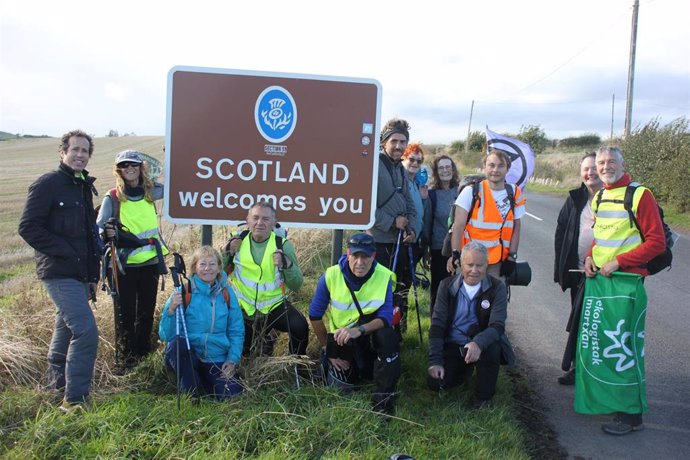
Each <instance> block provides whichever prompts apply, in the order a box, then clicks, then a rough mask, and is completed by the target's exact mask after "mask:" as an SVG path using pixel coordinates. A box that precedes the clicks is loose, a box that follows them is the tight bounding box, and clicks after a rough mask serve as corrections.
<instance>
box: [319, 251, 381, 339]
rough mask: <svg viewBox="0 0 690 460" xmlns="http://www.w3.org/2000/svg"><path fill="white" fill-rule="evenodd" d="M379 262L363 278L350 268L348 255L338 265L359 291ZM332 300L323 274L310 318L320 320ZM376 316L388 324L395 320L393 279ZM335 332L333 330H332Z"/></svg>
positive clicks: (348, 280) (348, 281)
mask: <svg viewBox="0 0 690 460" xmlns="http://www.w3.org/2000/svg"><path fill="white" fill-rule="evenodd" d="M376 264H377V262H376V261H374V263H373V264H371V268H370V269H369V272H368V273H367V274H366V275H364V276H363V277H362V278H358V277H356V276H355V275H354V273H352V271H351V270H350V266H349V265H348V263H347V256H346V255H344V256H341V257H340V260H338V265H339V266H340V272H341V273H342V274H343V276H344V277H345V281H346V282H347V283H348V284H349V285H350V287H352V289H353V290H354V291H358V290H359V289H360V288H361V287H362V285H363V284H364V283H366V282H367V281H368V280H369V278H371V275H372V274H373V273H374V269H375V268H376ZM330 300H331V293H330V292H329V291H328V287H327V286H326V278H325V275H321V278H319V281H318V283H316V291H315V292H314V297H313V298H312V299H311V305H309V319H311V320H315V321H320V320H321V319H322V318H323V315H324V314H325V313H326V310H327V309H328V306H329V304H330ZM376 317H377V318H381V319H382V320H383V321H384V323H385V325H386V326H390V325H391V323H392V322H393V283H392V281H391V282H389V283H388V291H387V292H386V301H385V302H384V304H383V305H382V306H381V308H379V309H378V310H376ZM331 332H333V331H331Z"/></svg>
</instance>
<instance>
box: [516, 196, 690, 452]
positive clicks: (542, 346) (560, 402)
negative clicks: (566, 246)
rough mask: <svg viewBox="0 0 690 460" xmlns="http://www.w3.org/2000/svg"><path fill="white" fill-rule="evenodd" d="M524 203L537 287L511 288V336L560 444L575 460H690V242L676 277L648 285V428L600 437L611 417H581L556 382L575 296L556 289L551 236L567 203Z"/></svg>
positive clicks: (677, 255) (678, 257)
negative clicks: (571, 302) (559, 212)
mask: <svg viewBox="0 0 690 460" xmlns="http://www.w3.org/2000/svg"><path fill="white" fill-rule="evenodd" d="M526 196H527V211H528V213H529V215H526V216H525V217H524V218H523V219H522V233H521V242H520V249H519V251H518V252H519V254H518V255H519V257H518V259H519V260H528V261H529V262H530V266H531V267H532V283H531V285H530V286H528V287H513V288H512V298H511V302H510V306H509V310H508V315H509V316H508V323H507V330H508V334H509V336H510V338H511V341H512V343H513V344H514V346H515V348H516V350H517V353H518V359H519V360H520V362H519V366H521V367H523V368H525V370H526V371H527V372H526V373H527V375H528V381H529V382H530V384H531V386H532V387H533V388H534V390H535V391H536V392H537V394H538V395H539V397H540V399H541V401H542V402H543V403H544V406H545V407H546V413H547V416H548V419H549V421H550V422H551V424H552V425H553V426H554V428H555V430H556V432H557V433H558V439H559V442H560V443H561V445H562V446H563V447H564V448H565V449H566V450H567V451H568V454H569V458H573V459H638V458H639V459H643V458H644V459H649V458H652V459H662V458H663V459H690V345H689V343H690V332H689V328H690V276H688V273H690V270H689V267H688V260H690V240H689V239H688V237H687V236H681V238H680V239H679V240H678V242H677V243H676V246H675V248H674V263H673V268H672V270H671V271H668V272H662V273H659V274H657V275H654V276H650V277H648V278H647V280H646V281H645V287H646V289H647V295H648V299H649V300H648V310H647V319H646V331H645V340H646V343H645V358H646V362H645V364H646V377H647V397H648V401H649V412H648V413H647V414H645V416H644V424H645V429H644V430H643V431H641V432H636V433H631V434H629V435H626V436H619V437H617V436H610V435H607V434H605V433H604V432H602V431H601V424H602V423H603V422H606V421H608V420H609V419H610V416H603V415H602V416H591V415H582V414H577V413H575V412H574V410H573V396H574V386H568V387H566V386H562V385H559V384H558V382H557V381H556V379H557V378H558V377H559V376H560V375H562V373H563V372H562V371H561V368H560V365H561V358H562V357H563V349H564V346H565V342H566V339H567V333H566V332H565V326H566V322H567V320H568V315H569V313H570V295H569V293H568V292H562V291H561V289H560V286H558V285H557V284H556V283H554V282H553V263H554V260H553V259H554V248H553V235H554V232H555V229H556V218H557V216H558V211H559V210H560V208H561V206H562V205H563V202H564V201H565V198H564V197H559V196H554V195H546V194H538V193H533V192H529V191H528V192H527V195H526Z"/></svg>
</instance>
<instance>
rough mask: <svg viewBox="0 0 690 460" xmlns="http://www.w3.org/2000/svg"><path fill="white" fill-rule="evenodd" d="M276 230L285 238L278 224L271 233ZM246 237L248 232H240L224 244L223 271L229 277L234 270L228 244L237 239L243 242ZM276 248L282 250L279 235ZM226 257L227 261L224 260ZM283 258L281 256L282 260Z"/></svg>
mask: <svg viewBox="0 0 690 460" xmlns="http://www.w3.org/2000/svg"><path fill="white" fill-rule="evenodd" d="M277 229H281V231H282V233H284V234H285V235H286V236H287V230H283V229H282V227H280V224H276V228H274V229H273V233H276V230H277ZM247 235H249V230H242V231H241V232H240V233H239V235H235V236H233V237H231V238H230V239H229V240H228V242H227V243H225V247H224V248H223V257H224V260H223V265H224V266H225V268H224V270H225V273H226V274H227V275H228V276H230V273H232V270H233V269H234V268H235V265H234V263H233V262H232V259H233V258H232V257H230V243H231V242H232V240H234V239H237V238H239V239H240V240H244V239H245V238H246V237H247ZM276 248H277V249H280V250H282V249H283V237H282V236H280V235H276ZM226 257H227V260H226V259H225V258H226ZM284 257H285V256H284V255H283V258H284Z"/></svg>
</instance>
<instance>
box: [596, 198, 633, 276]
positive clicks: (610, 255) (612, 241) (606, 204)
mask: <svg viewBox="0 0 690 460" xmlns="http://www.w3.org/2000/svg"><path fill="white" fill-rule="evenodd" d="M626 188H627V187H625V186H623V187H617V188H615V189H612V190H606V189H602V192H601V200H599V197H598V195H595V196H594V199H593V200H592V212H593V213H594V217H595V220H594V227H593V230H594V247H593V248H592V259H594V264H595V265H596V266H597V267H601V266H602V265H604V264H605V263H607V262H611V261H612V260H614V259H615V258H616V256H617V255H619V254H623V253H625V252H628V251H630V250H632V249H635V248H636V247H637V246H639V245H640V244H642V237H641V235H640V232H639V231H638V230H637V226H636V225H635V224H634V223H633V222H632V221H631V220H630V215H629V214H628V211H626V210H625V207H624V206H623V200H624V198H625V189H626ZM645 190H647V189H646V188H645V187H637V189H636V190H635V194H634V195H633V200H632V212H633V213H635V215H637V207H638V205H639V204H640V199H641V198H642V194H643V193H644V191H645ZM597 207H598V209H597Z"/></svg>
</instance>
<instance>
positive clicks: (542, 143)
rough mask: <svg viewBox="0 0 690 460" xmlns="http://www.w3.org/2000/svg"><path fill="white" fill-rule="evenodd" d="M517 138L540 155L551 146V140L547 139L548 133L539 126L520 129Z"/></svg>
mask: <svg viewBox="0 0 690 460" xmlns="http://www.w3.org/2000/svg"><path fill="white" fill-rule="evenodd" d="M517 138H518V139H519V140H521V141H522V142H524V143H526V144H529V145H530V147H532V151H534V153H535V154H537V155H538V154H540V153H542V152H544V150H546V147H548V146H549V143H550V142H549V140H548V139H547V138H546V133H545V132H544V130H543V129H541V126H539V125H527V126H524V125H523V126H521V127H520V134H518V135H517Z"/></svg>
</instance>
